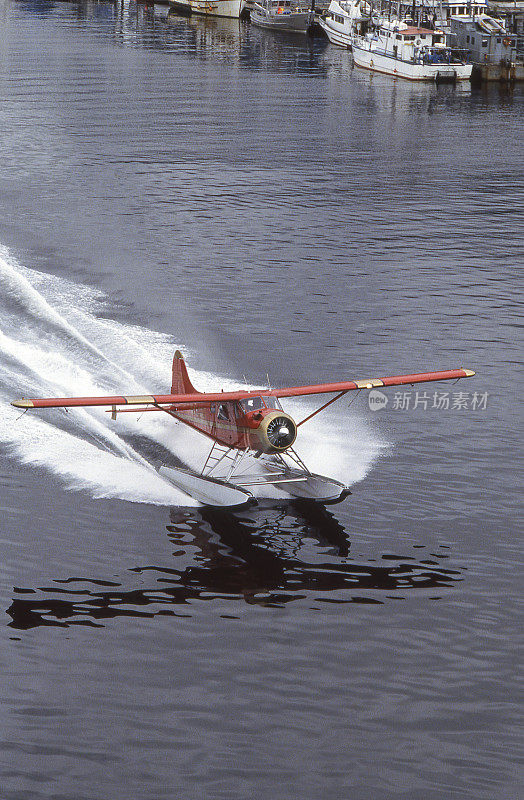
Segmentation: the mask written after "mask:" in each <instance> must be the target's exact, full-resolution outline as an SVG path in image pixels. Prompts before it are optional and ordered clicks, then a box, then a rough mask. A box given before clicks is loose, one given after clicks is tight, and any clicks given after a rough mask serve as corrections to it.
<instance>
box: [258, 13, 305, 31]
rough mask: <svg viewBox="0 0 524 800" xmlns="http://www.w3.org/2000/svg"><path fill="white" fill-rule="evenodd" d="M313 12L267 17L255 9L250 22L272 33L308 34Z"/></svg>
mask: <svg viewBox="0 0 524 800" xmlns="http://www.w3.org/2000/svg"><path fill="white" fill-rule="evenodd" d="M313 16H314V15H312V14H311V12H304V13H297V14H282V15H276V14H274V15H271V16H270V17H267V16H265V15H263V14H261V13H259V12H258V10H257V8H256V7H255V8H254V9H252V11H251V15H250V20H251V23H252V25H257V26H258V27H259V28H265V29H266V30H271V31H283V32H284V33H307V31H308V29H309V28H310V26H311V24H312V22H313Z"/></svg>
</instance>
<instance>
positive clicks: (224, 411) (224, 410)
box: [217, 403, 229, 420]
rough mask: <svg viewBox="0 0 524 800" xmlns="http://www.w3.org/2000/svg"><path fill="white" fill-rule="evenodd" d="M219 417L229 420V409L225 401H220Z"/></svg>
mask: <svg viewBox="0 0 524 800" xmlns="http://www.w3.org/2000/svg"><path fill="white" fill-rule="evenodd" d="M217 417H218V419H226V420H229V411H228V408H227V406H226V405H224V403H220V405H219V407H218V414H217Z"/></svg>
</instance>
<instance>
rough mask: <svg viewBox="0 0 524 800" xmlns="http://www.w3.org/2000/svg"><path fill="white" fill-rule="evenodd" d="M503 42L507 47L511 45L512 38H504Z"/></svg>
mask: <svg viewBox="0 0 524 800" xmlns="http://www.w3.org/2000/svg"><path fill="white" fill-rule="evenodd" d="M502 44H503V45H504V46H505V47H509V46H510V45H511V39H503V40H502Z"/></svg>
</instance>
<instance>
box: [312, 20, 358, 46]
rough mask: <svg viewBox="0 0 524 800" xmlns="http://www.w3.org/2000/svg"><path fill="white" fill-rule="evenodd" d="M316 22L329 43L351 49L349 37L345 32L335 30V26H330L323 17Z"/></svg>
mask: <svg viewBox="0 0 524 800" xmlns="http://www.w3.org/2000/svg"><path fill="white" fill-rule="evenodd" d="M318 24H319V25H320V27H321V28H322V30H323V31H324V33H325V34H326V36H327V37H328V39H329V41H330V42H331V44H336V45H338V46H339V47H347V48H348V49H349V50H351V37H350V36H349V35H348V34H347V33H345V32H344V31H340V30H337V29H336V28H332V27H331V25H329V23H328V22H326V20H325V19H322V18H320V19H319V20H318Z"/></svg>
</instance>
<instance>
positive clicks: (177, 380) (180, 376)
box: [171, 350, 197, 394]
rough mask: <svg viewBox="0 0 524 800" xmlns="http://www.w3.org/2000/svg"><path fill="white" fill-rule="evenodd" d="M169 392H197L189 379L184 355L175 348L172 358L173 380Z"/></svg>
mask: <svg viewBox="0 0 524 800" xmlns="http://www.w3.org/2000/svg"><path fill="white" fill-rule="evenodd" d="M171 394H197V390H196V389H195V387H194V386H193V384H192V383H191V381H190V380H189V375H188V374H187V368H186V362H185V361H184V356H183V355H182V353H181V352H180V350H177V351H176V353H175V356H174V358H173V380H172V382H171Z"/></svg>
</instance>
